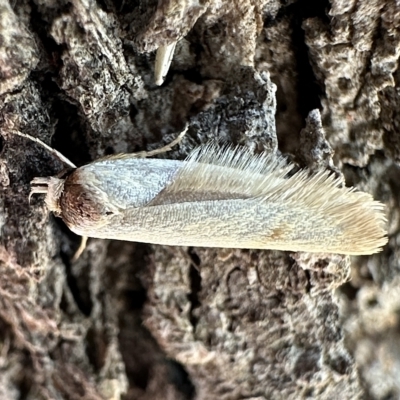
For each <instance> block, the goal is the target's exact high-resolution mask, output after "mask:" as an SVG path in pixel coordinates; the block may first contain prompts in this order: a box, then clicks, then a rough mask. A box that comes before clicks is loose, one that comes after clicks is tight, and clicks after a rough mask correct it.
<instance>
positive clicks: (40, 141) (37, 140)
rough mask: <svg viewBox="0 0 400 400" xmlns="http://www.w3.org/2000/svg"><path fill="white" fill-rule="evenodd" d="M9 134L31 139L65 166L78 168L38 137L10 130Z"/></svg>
mask: <svg viewBox="0 0 400 400" xmlns="http://www.w3.org/2000/svg"><path fill="white" fill-rule="evenodd" d="M7 132H10V133H12V134H14V135H17V136H21V137H24V138H26V139H29V140H31V141H32V142H36V143H38V144H39V145H40V146H42V147H43V148H45V149H46V150H47V151H49V152H50V153H51V154H54V155H55V156H56V157H57V158H58V159H59V160H60V161H61V162H63V163H64V164H66V165H68V166H69V167H71V168H77V166H76V165H75V164H74V163H73V162H72V161H71V160H69V159H68V158H67V157H65V156H64V155H62V154H61V153H60V152H59V151H57V150H56V149H53V148H52V147H50V146H49V145H47V144H46V143H45V142H43V141H42V140H40V139H38V138H36V137H34V136H31V135H28V134H27V133H22V132H20V131H17V130H14V129H12V130H9V131H7ZM35 193H42V192H35ZM31 194H32V192H31Z"/></svg>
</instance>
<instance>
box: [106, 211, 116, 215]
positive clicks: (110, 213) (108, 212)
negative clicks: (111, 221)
mask: <svg viewBox="0 0 400 400" xmlns="http://www.w3.org/2000/svg"><path fill="white" fill-rule="evenodd" d="M113 214H114V213H113V212H112V211H106V215H113Z"/></svg>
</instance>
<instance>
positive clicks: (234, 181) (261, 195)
mask: <svg viewBox="0 0 400 400" xmlns="http://www.w3.org/2000/svg"><path fill="white" fill-rule="evenodd" d="M294 167H295V166H294V164H291V163H287V161H286V159H285V158H283V157H279V156H276V155H275V154H267V153H261V154H258V155H254V154H252V153H251V151H250V150H248V149H246V148H242V147H236V148H232V147H226V146H225V147H220V146H218V145H216V144H208V145H205V146H202V147H200V148H198V149H197V150H195V151H194V152H193V153H192V154H191V155H190V156H189V157H188V158H187V160H186V162H185V163H184V165H183V167H182V168H181V169H180V170H179V172H178V174H177V176H176V178H175V179H174V181H173V183H171V184H170V185H169V186H168V187H167V188H166V189H165V190H164V191H163V193H162V194H161V198H158V199H157V203H158V204H160V203H162V197H163V196H165V198H168V202H171V199H173V198H174V197H176V198H177V199H180V201H183V200H182V199H184V198H185V197H186V196H182V193H184V194H188V193H190V199H192V200H189V201H193V199H194V200H196V199H197V198H198V199H201V200H202V201H205V200H207V199H208V198H209V199H213V200H214V199H216V198H218V199H221V200H223V199H224V198H225V199H232V198H242V199H246V198H248V199H253V200H254V199H259V200H260V201H262V202H266V203H268V202H272V203H278V204H284V205H285V207H288V208H291V209H297V210H300V211H301V210H307V211H312V212H315V213H319V214H320V215H322V216H323V217H324V220H325V221H326V223H327V224H333V225H334V226H340V227H342V231H343V235H345V239H346V240H348V241H351V242H353V243H354V250H355V251H354V254H356V253H357V254H370V253H375V252H378V251H380V250H381V247H382V246H383V245H384V244H386V242H387V237H386V236H385V235H386V232H385V229H384V226H385V223H386V218H385V214H384V205H383V204H382V203H380V202H378V201H374V200H373V198H372V196H371V195H369V194H367V193H363V192H359V191H357V190H356V189H355V188H348V187H341V185H342V183H343V182H342V180H341V179H340V178H335V177H334V175H333V174H331V173H330V172H329V171H327V170H323V171H319V172H317V173H315V174H311V173H310V171H308V170H300V171H298V172H295V173H293V169H294ZM196 193H197V194H198V197H197V198H196Z"/></svg>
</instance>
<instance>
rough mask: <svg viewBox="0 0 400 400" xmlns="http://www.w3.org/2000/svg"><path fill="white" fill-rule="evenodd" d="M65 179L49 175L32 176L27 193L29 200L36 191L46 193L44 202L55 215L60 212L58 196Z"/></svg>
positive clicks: (62, 188)
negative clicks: (29, 190) (42, 176)
mask: <svg viewBox="0 0 400 400" xmlns="http://www.w3.org/2000/svg"><path fill="white" fill-rule="evenodd" d="M64 182H65V179H60V178H56V177H54V176H49V177H46V178H33V180H32V181H31V192H30V193H29V201H30V199H31V196H32V195H33V194H36V193H43V194H45V195H46V198H45V202H46V205H47V208H48V209H49V211H52V212H54V214H55V215H57V216H59V215H60V214H61V206H60V196H61V193H62V192H63V190H64Z"/></svg>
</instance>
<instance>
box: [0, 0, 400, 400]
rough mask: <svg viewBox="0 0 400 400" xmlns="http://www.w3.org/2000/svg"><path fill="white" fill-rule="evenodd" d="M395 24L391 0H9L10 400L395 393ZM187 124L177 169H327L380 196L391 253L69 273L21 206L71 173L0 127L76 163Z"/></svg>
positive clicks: (0, 348) (135, 254)
mask: <svg viewBox="0 0 400 400" xmlns="http://www.w3.org/2000/svg"><path fill="white" fill-rule="evenodd" d="M399 29H400V6H399V4H398V2H396V0H373V1H369V0H353V1H341V0H331V1H313V0H298V1H295V0H290V1H287V0H232V1H223V2H218V1H216V0H203V1H199V2H190V1H189V0H187V1H183V0H159V1H158V2H157V1H155V0H148V1H145V0H142V1H129V0H115V1H111V0H104V1H100V0H97V1H96V0H69V1H67V0H64V1H54V0H40V1H39V0H16V1H7V0H0V95H1V97H0V128H1V136H0V151H1V153H0V185H1V191H0V227H1V238H0V273H1V278H0V365H1V372H0V399H10V400H11V399H29V400H31V399H125V400H129V399H143V400H144V399H185V400H186V399H226V400H231V399H253V400H256V399H257V400H261V399H299V398H307V397H309V398H318V399H337V398H341V399H357V398H360V399H361V398H363V399H364V398H371V399H384V398H397V397H399V396H400V387H399V385H398V381H399V378H398V376H399V370H398V365H399V362H400V352H399V350H398V349H399V348H400V336H399V332H400V329H399V328H400V322H399V318H398V310H399V307H400V292H399V290H398V287H399V284H400V278H399V270H400V266H399V262H398V260H399V259H400V250H399V246H398V245H397V243H398V240H397V238H398V232H399V228H400V227H399V211H398V210H399V203H400V198H399V182H400V169H399V167H398V163H399V161H400V134H399V132H400V130H399V129H400V114H399V113H398V109H399V107H400V90H399V80H400V74H399V68H398V59H399V54H400V32H399ZM176 40H179V41H178V43H177V47H176V50H175V55H174V58H173V61H172V65H171V69H170V71H169V72H168V75H167V78H166V81H165V83H164V84H163V85H162V86H161V87H158V86H156V85H155V84H154V76H153V74H154V67H153V66H154V58H155V56H154V50H156V49H157V48H158V47H159V46H160V45H167V44H171V43H173V42H174V41H176ZM186 123H189V131H188V133H187V135H186V136H185V137H184V139H183V141H182V142H181V143H180V145H179V146H177V147H175V148H174V149H173V150H172V151H171V152H169V153H168V155H165V156H168V158H173V159H183V158H184V157H185V156H186V155H187V154H189V153H190V151H191V150H192V149H193V148H195V147H196V146H197V145H199V144H202V143H207V142H208V141H210V140H219V141H224V142H227V143H233V144H240V145H243V146H247V147H249V148H250V149H252V150H253V151H254V152H255V153H258V152H260V151H263V150H265V151H268V152H280V153H283V154H284V155H286V156H287V157H289V158H290V159H291V160H293V161H294V162H296V163H297V164H298V166H299V167H300V168H305V167H307V168H309V169H311V170H312V171H317V170H320V169H329V170H331V171H332V172H333V173H335V174H336V175H338V176H342V177H344V178H345V181H346V184H347V185H352V186H356V187H357V188H358V189H360V190H362V191H365V192H369V193H371V194H372V195H373V196H374V198H375V199H377V200H380V201H382V202H384V203H385V204H386V213H387V216H388V231H389V239H390V240H389V243H388V245H387V246H386V247H385V248H384V250H383V251H382V252H381V253H379V254H376V255H373V256H368V257H367V256H363V257H351V258H350V257H345V256H338V255H332V254H308V253H289V252H279V251H253V250H251V251H250V250H227V249H205V248H179V247H165V246H157V245H147V244H139V243H128V242H117V241H108V240H99V239H89V242H88V246H87V248H86V249H85V251H84V253H83V255H82V256H81V257H80V258H79V259H78V260H77V261H72V257H73V255H74V252H75V251H76V249H77V247H78V246H79V242H80V238H79V237H77V236H76V235H74V234H73V233H72V232H70V231H69V230H68V228H67V227H66V226H65V225H64V224H63V222H62V221H61V220H60V219H57V218H55V217H54V216H52V215H49V213H48V211H47V209H46V206H45V204H44V199H43V198H42V197H41V196H34V197H32V198H31V199H30V200H29V182H30V181H31V180H32V179H33V178H34V177H41V176H54V175H56V174H58V173H59V172H60V171H62V170H63V168H64V166H63V164H62V163H61V162H60V161H59V160H58V159H57V158H56V157H54V155H53V154H51V153H49V152H48V151H46V150H45V149H43V148H42V147H40V146H39V145H37V144H35V143H33V142H31V141H29V140H27V139H25V138H21V137H18V136H16V135H14V134H13V133H12V130H13V129H14V130H15V129H17V130H19V131H21V132H24V133H27V134H30V135H32V136H35V137H38V138H40V139H41V140H43V141H45V142H46V143H48V144H50V145H51V146H52V147H54V148H56V149H57V150H59V151H60V152H62V153H63V154H64V155H65V156H66V157H68V158H69V159H71V161H73V162H74V163H75V164H76V165H79V166H81V165H84V164H85V163H89V162H91V161H92V160H95V159H97V158H99V157H101V156H104V155H108V154H115V153H123V152H125V153H126V152H135V151H139V150H150V149H155V148H158V147H161V146H162V145H164V144H166V143H169V142H170V141H171V140H172V139H173V138H174V137H175V136H176V135H177V134H178V133H179V131H180V130H181V129H182V128H183V127H184V126H185V124H186ZM163 157H164V156H163ZM350 278H351V279H350ZM349 279H350V280H349Z"/></svg>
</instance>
